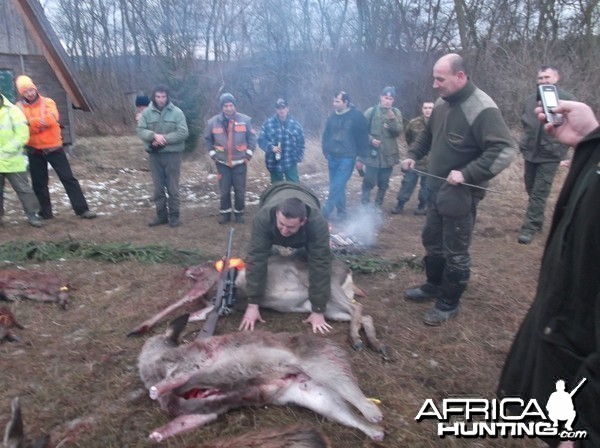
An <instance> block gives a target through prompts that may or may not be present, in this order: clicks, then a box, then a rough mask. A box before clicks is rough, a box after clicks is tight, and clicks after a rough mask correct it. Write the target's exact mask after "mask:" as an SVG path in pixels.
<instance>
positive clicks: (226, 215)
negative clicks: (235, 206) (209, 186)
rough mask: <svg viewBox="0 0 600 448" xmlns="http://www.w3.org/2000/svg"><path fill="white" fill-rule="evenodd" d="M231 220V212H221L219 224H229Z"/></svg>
mask: <svg viewBox="0 0 600 448" xmlns="http://www.w3.org/2000/svg"><path fill="white" fill-rule="evenodd" d="M230 221H231V213H229V212H227V213H221V216H219V224H227V223H228V222H230Z"/></svg>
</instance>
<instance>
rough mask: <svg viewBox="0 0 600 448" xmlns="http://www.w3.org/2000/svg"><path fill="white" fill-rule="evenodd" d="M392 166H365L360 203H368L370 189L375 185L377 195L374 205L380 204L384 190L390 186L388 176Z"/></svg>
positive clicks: (390, 173)
mask: <svg viewBox="0 0 600 448" xmlns="http://www.w3.org/2000/svg"><path fill="white" fill-rule="evenodd" d="M393 169H394V168H393V167H391V166H390V167H388V168H377V167H373V166H366V167H365V177H363V182H362V197H361V203H362V204H368V203H369V201H370V196H371V190H372V189H373V188H375V186H377V189H378V191H377V196H376V197H375V205H381V204H382V203H383V198H384V196H385V192H386V191H387V189H388V187H389V186H390V176H391V175H392V170H393Z"/></svg>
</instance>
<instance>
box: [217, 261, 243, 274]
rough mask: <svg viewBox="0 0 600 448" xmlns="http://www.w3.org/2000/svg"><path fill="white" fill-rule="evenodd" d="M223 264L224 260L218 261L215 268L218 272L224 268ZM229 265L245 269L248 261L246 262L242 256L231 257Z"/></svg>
mask: <svg viewBox="0 0 600 448" xmlns="http://www.w3.org/2000/svg"><path fill="white" fill-rule="evenodd" d="M223 264H225V261H224V260H219V261H217V262H216V263H215V269H216V270H217V271H218V272H221V271H222V270H223ZM229 267H230V268H236V269H244V268H245V267H246V263H244V260H242V259H241V258H231V259H230V260H229Z"/></svg>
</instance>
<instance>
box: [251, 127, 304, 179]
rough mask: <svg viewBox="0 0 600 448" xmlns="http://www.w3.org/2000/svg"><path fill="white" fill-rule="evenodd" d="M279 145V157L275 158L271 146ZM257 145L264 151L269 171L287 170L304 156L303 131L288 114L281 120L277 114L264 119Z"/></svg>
mask: <svg viewBox="0 0 600 448" xmlns="http://www.w3.org/2000/svg"><path fill="white" fill-rule="evenodd" d="M277 144H280V145H281V159H280V160H275V153H274V152H273V146H277ZM258 146H260V147H261V149H262V150H263V151H264V152H265V161H266V163H267V169H268V170H269V171H279V172H283V171H287V170H289V169H290V168H292V167H293V166H294V165H296V164H297V163H299V162H302V159H303V158H304V131H303V130H302V126H300V123H298V122H297V121H296V120H294V119H292V118H290V117H289V116H288V118H287V120H285V121H283V122H282V121H281V120H279V117H277V115H274V116H272V117H271V118H269V119H268V120H267V121H265V122H264V123H263V125H262V127H261V128H260V136H259V137H258Z"/></svg>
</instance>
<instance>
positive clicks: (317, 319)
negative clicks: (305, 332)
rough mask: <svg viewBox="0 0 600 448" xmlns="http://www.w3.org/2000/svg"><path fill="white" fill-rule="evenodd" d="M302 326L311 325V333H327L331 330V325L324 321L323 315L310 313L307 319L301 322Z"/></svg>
mask: <svg viewBox="0 0 600 448" xmlns="http://www.w3.org/2000/svg"><path fill="white" fill-rule="evenodd" d="M302 323H303V324H311V325H312V329H313V333H316V332H317V331H318V332H320V333H327V332H329V331H330V330H331V325H329V324H328V323H327V322H326V321H325V316H324V315H323V313H310V316H308V318H307V319H305V320H303V321H302Z"/></svg>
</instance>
